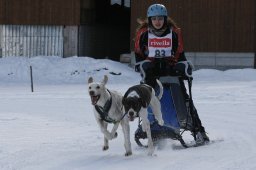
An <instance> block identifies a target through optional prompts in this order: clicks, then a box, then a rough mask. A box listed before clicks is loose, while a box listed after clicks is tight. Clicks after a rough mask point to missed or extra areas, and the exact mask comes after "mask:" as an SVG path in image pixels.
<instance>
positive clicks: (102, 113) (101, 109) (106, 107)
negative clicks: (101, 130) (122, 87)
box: [95, 90, 126, 124]
mask: <svg viewBox="0 0 256 170" xmlns="http://www.w3.org/2000/svg"><path fill="white" fill-rule="evenodd" d="M108 92H109V94H110V99H109V100H108V101H107V102H106V103H105V105H104V107H101V106H99V105H95V109H96V110H97V112H98V113H99V114H100V118H101V119H102V120H103V121H105V122H108V123H114V124H115V123H118V122H120V121H121V120H122V119H123V118H124V116H125V115H126V114H124V115H123V116H122V118H121V119H120V120H119V121H117V120H114V119H112V118H111V117H109V116H108V113H109V110H110V108H111V105H112V96H111V93H110V91H109V90H108Z"/></svg>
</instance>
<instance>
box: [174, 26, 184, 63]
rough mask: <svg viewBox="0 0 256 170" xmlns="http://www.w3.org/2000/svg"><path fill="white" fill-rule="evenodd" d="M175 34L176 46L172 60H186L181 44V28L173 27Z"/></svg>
mask: <svg viewBox="0 0 256 170" xmlns="http://www.w3.org/2000/svg"><path fill="white" fill-rule="evenodd" d="M173 31H174V32H175V33H176V34H177V39H178V44H177V45H178V47H177V50H176V52H175V54H174V58H173V60H174V61H173V62H174V63H176V62H178V61H186V60H187V59H186V57H185V54H184V44H183V37H182V34H181V29H180V28H175V29H174V30H173Z"/></svg>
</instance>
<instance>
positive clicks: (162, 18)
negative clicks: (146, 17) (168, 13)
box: [151, 16, 164, 21]
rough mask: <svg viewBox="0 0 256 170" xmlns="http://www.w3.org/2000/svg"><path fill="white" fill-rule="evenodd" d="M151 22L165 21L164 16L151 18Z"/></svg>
mask: <svg viewBox="0 0 256 170" xmlns="http://www.w3.org/2000/svg"><path fill="white" fill-rule="evenodd" d="M151 20H152V21H156V20H158V21H163V20H164V16H154V17H151Z"/></svg>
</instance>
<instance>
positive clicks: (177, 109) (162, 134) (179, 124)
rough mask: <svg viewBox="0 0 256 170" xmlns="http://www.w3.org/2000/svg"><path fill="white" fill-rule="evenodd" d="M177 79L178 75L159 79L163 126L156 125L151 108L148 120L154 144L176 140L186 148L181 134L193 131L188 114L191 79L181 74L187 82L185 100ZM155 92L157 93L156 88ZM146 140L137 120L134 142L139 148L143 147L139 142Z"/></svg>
mask: <svg viewBox="0 0 256 170" xmlns="http://www.w3.org/2000/svg"><path fill="white" fill-rule="evenodd" d="M186 74H187V73H186ZM191 74H192V73H191ZM184 77H185V78H184ZM179 78H181V76H180V75H179V76H162V77H160V78H159V80H160V82H161V83H162V84H163V88H164V89H163V96H162V98H161V100H160V103H161V111H162V117H163V120H164V125H163V126H160V125H159V124H158V123H157V120H156V119H155V118H154V115H153V113H152V110H151V108H148V119H149V121H150V128H151V136H152V139H153V141H154V142H155V143H157V141H159V140H160V139H167V138H169V139H173V140H178V141H179V142H180V143H181V145H182V146H183V147H185V148H187V147H188V146H187V145H186V143H185V142H184V140H183V139H182V132H184V131H186V130H189V131H193V120H192V117H191V114H190V110H191V108H192V103H193V101H192V94H191V86H192V79H193V78H192V76H190V75H189V74H187V76H186V75H185V76H184V74H183V79H184V81H187V83H188V87H189V99H187V100H185V99H184V95H183V93H182V89H181V85H180V81H179ZM155 91H156V92H158V91H159V89H158V87H156V89H155ZM146 138H147V135H146V132H143V130H142V126H141V120H139V125H138V128H137V130H136V132H135V141H136V143H137V144H138V145H139V146H144V145H143V144H142V142H141V140H142V139H146Z"/></svg>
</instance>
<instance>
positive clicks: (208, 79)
mask: <svg viewBox="0 0 256 170" xmlns="http://www.w3.org/2000/svg"><path fill="white" fill-rule="evenodd" d="M64 61H65V62H64ZM29 62H30V63H32V64H33V68H34V69H35V70H34V71H35V72H34V73H35V86H34V90H35V92H34V93H31V92H30V85H29V83H28V82H29V80H28V75H29V74H28V71H27V65H28V64H29V63H28V61H27V60H24V59H22V58H9V59H8V58H4V59H2V60H1V62H0V64H1V69H0V77H1V82H0V170H91V169H97V170H115V169H118V170H120V169H122V170H131V169H132V170H141V169H147V170H156V169H157V170H167V169H173V170H201V169H206V168H207V170H255V169H256V156H255V155H256V148H255V141H256V133H255V131H256V127H255V122H256V113H255V110H256V105H255V101H256V95H255V94H256V78H255V77H256V76H255V75H256V72H255V70H254V69H237V70H228V71H225V72H223V71H218V70H207V69H203V70H198V71H195V72H194V81H193V90H192V92H193V99H194V103H195V105H196V108H197V110H198V112H199V116H200V118H201V120H202V123H203V125H204V127H205V129H206V131H207V132H208V135H209V137H210V139H211V140H212V142H211V143H210V144H208V145H205V146H200V147H191V148H187V149H184V148H183V147H182V146H181V145H180V143H179V142H178V141H173V140H165V141H163V144H162V146H161V147H160V146H159V147H157V148H156V150H155V154H154V156H152V157H150V156H147V149H145V148H140V147H138V146H137V144H136V143H135V141H134V132H135V130H136V129H137V124H138V123H137V120H135V121H134V122H131V124H130V125H131V142H132V150H133V155H132V156H130V157H125V156H124V152H125V150H124V146H123V134H122V130H121V128H120V127H119V129H118V137H117V139H114V140H112V141H110V142H109V144H110V149H109V150H108V151H102V145H103V135H102V133H101V132H100V130H99V128H98V125H97V123H96V121H95V118H94V115H93V111H92V106H91V101H90V98H89V96H88V93H87V85H86V79H87V78H88V77H89V76H93V77H95V79H97V80H102V78H103V75H104V74H108V75H109V83H108V84H107V87H108V88H109V89H114V90H117V91H120V92H121V93H123V94H124V93H125V91H126V90H127V89H128V88H129V87H130V86H132V85H134V84H135V83H136V82H139V80H140V77H139V74H137V73H134V72H133V70H132V69H130V68H128V67H127V66H126V65H122V64H120V63H116V62H112V61H108V60H94V59H90V58H86V57H85V58H77V57H74V58H68V59H61V58H58V57H38V58H32V59H31V60H30V61H29ZM66 63H67V65H66ZM101 68H108V70H105V69H103V70H100V71H95V70H98V69H101ZM124 70H126V71H124ZM112 71H113V72H117V73H119V72H121V73H122V74H121V75H120V76H114V75H110V74H109V72H112ZM10 73H12V74H10ZM53 73H54V74H53ZM71 73H75V74H71ZM184 140H185V142H187V143H189V142H191V141H193V139H192V136H191V135H190V133H189V132H185V133H184Z"/></svg>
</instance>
